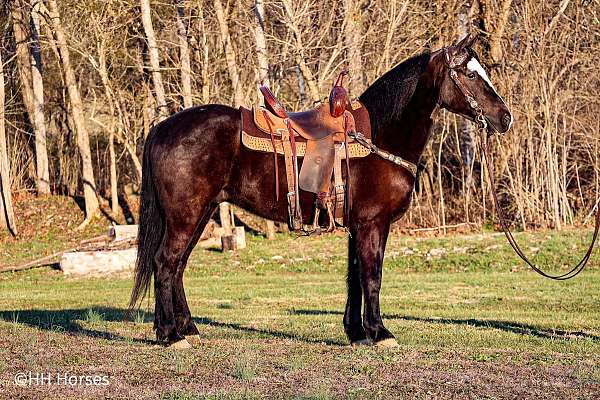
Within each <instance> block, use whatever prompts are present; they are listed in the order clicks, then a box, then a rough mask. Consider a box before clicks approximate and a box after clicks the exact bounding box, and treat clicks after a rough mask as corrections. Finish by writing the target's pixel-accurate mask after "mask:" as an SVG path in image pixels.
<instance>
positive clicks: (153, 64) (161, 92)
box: [140, 0, 169, 120]
mask: <svg viewBox="0 0 600 400" xmlns="http://www.w3.org/2000/svg"><path fill="white" fill-rule="evenodd" d="M140 6H141V9H142V25H143V26H144V32H145V34H146V41H147V42H148V56H149V58H150V70H151V73H152V81H153V82H154V92H155V95H156V103H157V104H156V107H157V108H158V116H159V119H160V120H163V119H165V118H166V117H167V116H168V115H169V111H168V110H167V100H166V96H165V87H164V86H163V81H162V75H161V73H160V59H159V57H158V45H157V44H156V36H155V35H154V28H153V26H152V15H151V11H150V0H140Z"/></svg>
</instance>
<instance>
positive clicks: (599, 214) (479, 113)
mask: <svg viewBox="0 0 600 400" xmlns="http://www.w3.org/2000/svg"><path fill="white" fill-rule="evenodd" d="M446 60H447V62H448V67H449V68H450V78H452V80H453V81H454V83H455V84H456V86H457V87H458V88H459V90H460V91H461V92H462V94H463V96H465V99H466V100H467V102H468V103H469V106H470V107H471V108H472V109H473V110H474V111H475V114H476V117H475V122H476V123H477V126H478V128H479V132H480V133H481V134H482V137H485V134H486V129H487V121H486V119H485V116H484V114H483V109H482V108H481V107H480V106H479V104H478V103H477V100H475V97H474V96H473V95H472V94H471V92H470V91H469V90H468V89H467V88H466V87H465V86H464V85H463V84H462V82H461V81H460V80H459V79H458V74H457V73H456V70H455V69H454V68H455V67H456V66H457V65H460V64H461V63H462V62H463V61H464V60H463V61H460V62H458V63H457V62H454V61H452V60H450V57H449V56H448V53H447V52H446ZM482 148H483V155H484V160H485V166H486V168H487V171H488V177H489V178H490V184H491V185H492V198H493V199H494V205H495V206H496V211H497V213H498V219H500V225H502V230H503V232H504V236H506V239H507V240H508V243H509V244H510V245H511V247H512V248H513V250H514V251H515V253H517V255H518V256H519V257H520V258H521V260H523V261H524V262H525V263H526V264H527V265H529V266H530V267H531V269H532V270H534V271H535V272H537V273H538V274H540V275H541V276H543V277H545V278H548V279H553V280H556V281H564V280H567V279H571V278H574V277H576V276H577V275H579V273H581V271H583V269H584V268H585V266H586V265H587V263H588V261H589V260H590V257H591V256H592V253H593V251H594V246H595V245H596V240H597V239H598V232H599V231H600V205H598V210H596V225H595V227H594V235H593V236H592V243H591V244H590V247H589V248H588V250H587V252H586V253H585V255H584V256H583V258H582V259H581V261H579V263H577V265H575V266H574V267H573V268H572V269H571V270H570V271H568V272H566V273H564V274H560V275H549V274H547V273H545V272H544V271H542V270H541V269H540V268H538V267H536V266H535V265H534V264H533V263H532V262H531V261H529V259H528V258H527V256H526V255H525V253H523V251H522V250H521V247H519V244H518V243H517V241H516V240H515V238H514V236H513V234H512V232H511V231H510V229H509V226H508V222H507V218H506V216H505V215H504V211H503V210H502V208H501V207H500V202H499V201H498V194H497V193H496V182H495V180H494V174H493V173H492V169H491V165H490V161H489V159H490V157H489V153H490V150H489V141H486V144H485V145H482Z"/></svg>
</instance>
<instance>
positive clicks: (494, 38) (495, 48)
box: [486, 0, 512, 63]
mask: <svg viewBox="0 0 600 400" xmlns="http://www.w3.org/2000/svg"><path fill="white" fill-rule="evenodd" d="M511 4H512V0H503V1H502V5H501V9H500V18H498V16H497V15H495V17H496V19H497V21H498V22H497V24H496V28H495V29H494V32H492V33H491V34H490V55H491V56H492V60H493V61H494V63H500V62H501V61H502V36H504V31H505V30H506V23H507V22H508V17H509V15H510V5H511ZM486 26H487V23H486Z"/></svg>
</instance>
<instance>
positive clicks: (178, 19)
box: [0, 0, 600, 228]
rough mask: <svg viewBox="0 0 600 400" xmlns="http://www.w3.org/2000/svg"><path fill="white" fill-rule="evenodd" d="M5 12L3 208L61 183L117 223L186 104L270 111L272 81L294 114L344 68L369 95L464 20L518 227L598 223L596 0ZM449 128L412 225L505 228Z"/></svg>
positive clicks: (36, 3)
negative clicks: (262, 99) (154, 143)
mask: <svg viewBox="0 0 600 400" xmlns="http://www.w3.org/2000/svg"><path fill="white" fill-rule="evenodd" d="M0 7H2V9H1V10H0V24H1V25H0V26H1V29H2V31H1V32H2V46H1V49H0V50H1V52H0V55H1V59H2V62H3V64H2V66H3V69H2V70H1V71H3V76H4V81H5V84H4V86H3V88H4V96H3V99H4V101H3V102H2V101H0V106H2V105H4V110H2V109H0V117H1V116H2V115H3V114H4V117H5V118H4V119H5V124H4V126H5V132H6V133H5V135H4V136H5V139H4V140H5V141H6V143H5V144H3V143H0V149H2V148H3V145H4V146H5V147H6V149H7V151H6V160H5V162H4V163H2V162H1V161H2V160H0V165H1V166H3V177H4V178H5V179H3V180H2V181H1V182H2V186H1V187H2V191H1V193H2V196H0V205H3V204H5V203H6V201H7V199H8V200H9V199H10V196H9V195H7V193H10V192H11V191H12V192H13V193H16V192H20V191H31V192H37V193H39V194H46V193H48V192H53V193H58V194H66V195H84V198H85V202H86V213H87V214H88V215H89V214H93V213H95V212H96V211H95V210H96V209H97V207H98V204H100V206H102V204H104V203H107V204H108V200H111V199H112V204H113V208H112V212H113V213H114V214H115V215H117V214H118V207H117V205H116V198H117V196H118V195H119V194H120V193H121V192H122V191H123V190H124V189H123V188H125V187H133V188H135V187H136V186H137V184H138V182H139V180H140V176H141V165H140V154H141V149H142V147H143V144H144V138H145V136H146V135H147V134H148V131H149V129H150V127H151V126H152V124H153V123H155V122H156V121H158V120H160V119H162V118H165V117H166V116H167V115H169V114H171V113H173V112H176V111H178V110H180V109H182V108H183V107H187V106H189V105H190V104H195V105H197V104H204V103H224V104H231V105H239V104H246V105H250V104H253V103H257V102H258V97H257V90H256V85H257V82H259V81H263V80H268V81H269V83H270V85H271V87H272V88H273V90H274V91H275V93H277V95H278V96H279V97H280V98H282V99H283V100H284V101H285V102H286V105H287V106H288V107H289V108H290V109H294V108H302V107H308V106H310V105H311V104H313V103H314V102H316V101H319V100H322V99H323V98H324V96H325V95H326V94H327V92H328V89H329V87H330V85H331V83H332V80H333V79H334V77H335V75H336V73H337V72H338V71H339V70H340V68H342V67H349V68H350V71H351V83H350V90H351V94H352V95H353V96H358V95H359V94H360V93H361V91H362V90H364V88H365V87H366V86H368V85H369V83H371V82H373V81H374V80H375V79H376V78H377V77H378V76H380V75H381V74H383V73H384V72H385V71H387V70H388V69H390V68H391V67H392V66H393V65H394V64H396V63H398V62H400V61H402V60H403V59H405V58H407V57H409V56H412V55H415V54H418V53H422V52H425V51H430V50H435V49H437V48H440V47H442V46H445V45H447V44H450V43H452V42H453V41H455V40H456V39H457V38H458V37H459V36H460V35H462V34H464V32H465V31H466V30H469V29H477V30H479V31H480V32H481V36H482V41H481V43H480V46H479V53H480V56H481V58H482V60H483V61H484V62H485V64H486V66H487V68H488V70H489V71H490V74H491V76H492V81H494V83H495V85H496V87H497V89H498V91H499V92H500V93H501V95H502V96H503V97H504V98H505V99H506V100H507V101H508V102H509V105H510V107H511V109H512V110H513V113H514V115H515V118H516V123H515V125H514V128H513V129H512V130H511V131H510V132H509V133H508V134H507V135H506V136H505V137H502V138H499V139H493V140H494V141H495V142H496V143H495V145H494V149H495V151H494V173H495V174H496V180H497V182H499V184H500V187H498V188H497V189H498V190H499V191H500V193H501V197H502V199H503V203H504V206H505V207H506V209H507V210H509V211H510V212H511V215H512V216H513V219H514V221H515V222H516V223H517V224H518V225H519V226H521V227H531V226H535V227H539V226H552V227H558V228H560V227H562V226H564V225H569V224H574V223H582V222H586V221H587V219H588V218H589V216H590V214H591V212H592V211H593V207H594V206H597V205H598V204H597V201H598V200H597V199H598V198H600V160H599V157H600V151H599V150H600V118H598V111H599V110H600V98H599V96H598V92H599V89H600V73H599V72H600V67H599V66H598V60H600V40H598V38H599V37H600V24H599V23H598V21H599V20H600V4H599V3H598V1H597V0H590V1H585V0H578V1H569V0H561V1H558V0H552V1H544V2H541V1H537V0H473V1H459V0H442V1H421V0H355V1H343V2H337V1H330V0H321V1H315V0H313V1H301V2H292V1H289V0H256V1H251V0H240V1H227V0H214V1H212V0H160V1H157V0H152V1H150V0H111V1H103V0H102V1H100V0H87V1H73V0H47V1H42V0H9V1H8V2H6V1H5V2H3V6H0ZM0 76H2V74H1V73H0ZM0 82H1V81H0ZM1 93H2V91H0V94H1ZM437 121H438V122H437V124H436V125H435V131H434V135H433V139H432V142H431V144H430V146H428V149H427V151H426V153H425V155H424V158H423V160H422V171H421V173H420V179H419V184H418V188H417V191H416V193H415V197H414V203H413V204H414V206H413V207H412V209H411V211H410V212H409V215H408V218H407V219H406V220H405V221H404V223H408V224H410V225H413V226H440V225H446V224H450V223H453V222H472V223H477V224H481V223H485V222H487V221H490V220H492V219H493V215H494V211H493V206H492V204H491V201H490V190H491V188H490V187H489V184H488V181H487V179H486V177H485V173H486V171H484V170H483V164H482V162H481V161H482V160H481V153H480V151H479V147H478V144H479V143H480V142H481V140H482V138H481V137H479V135H477V133H476V132H475V131H474V130H473V129H472V127H471V125H470V123H465V122H464V121H462V120H461V119H460V118H459V117H455V116H453V115H450V114H448V113H445V112H440V113H438V114H437ZM0 122H2V121H0ZM1 126H2V125H1V124H0V127H1ZM1 133H2V132H1V129H0V140H3V135H2V134H1ZM0 157H2V152H0ZM5 164H6V165H5ZM4 165H5V166H4ZM7 171H10V176H9V175H8V173H7ZM9 178H10V183H8V182H9ZM7 185H9V186H10V190H7V188H6V186H7ZM5 208H6V207H5ZM2 214H3V217H5V216H6V210H3V211H2ZM0 220H1V221H6V220H7V218H0Z"/></svg>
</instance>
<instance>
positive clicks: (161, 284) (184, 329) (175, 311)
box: [154, 202, 215, 347]
mask: <svg viewBox="0 0 600 400" xmlns="http://www.w3.org/2000/svg"><path fill="white" fill-rule="evenodd" d="M207 203H208V202H207ZM214 209H215V205H213V204H210V203H208V204H206V205H205V206H204V207H197V208H194V207H191V208H187V207H186V208H185V213H186V215H185V217H184V218H178V217H181V216H178V217H176V216H175V215H170V216H169V217H170V218H169V217H168V218H167V227H166V230H165V236H164V238H163V242H162V244H161V247H160V249H159V251H158V253H157V255H156V267H157V269H156V276H155V280H154V283H155V293H156V308H155V311H154V314H155V329H156V336H157V339H158V340H160V341H167V343H168V344H174V343H178V342H179V343H180V344H181V346H185V347H188V344H186V342H184V336H185V335H197V334H198V330H197V329H196V327H195V325H194V323H193V321H192V318H191V313H190V309H189V307H188V304H187V301H186V298H185V292H184V289H183V272H184V270H185V266H186V264H187V259H188V257H189V255H190V253H191V251H192V249H193V248H194V246H195V244H196V242H197V241H198V238H199V237H200V235H201V234H202V230H203V229H204V226H205V225H206V223H207V222H208V220H209V219H210V216H211V215H212V212H213V211H214Z"/></svg>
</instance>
